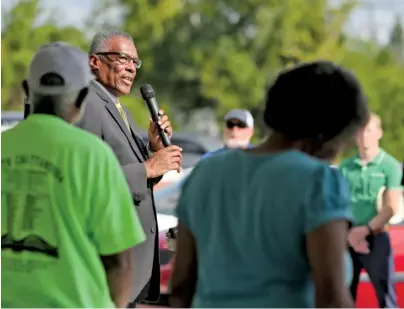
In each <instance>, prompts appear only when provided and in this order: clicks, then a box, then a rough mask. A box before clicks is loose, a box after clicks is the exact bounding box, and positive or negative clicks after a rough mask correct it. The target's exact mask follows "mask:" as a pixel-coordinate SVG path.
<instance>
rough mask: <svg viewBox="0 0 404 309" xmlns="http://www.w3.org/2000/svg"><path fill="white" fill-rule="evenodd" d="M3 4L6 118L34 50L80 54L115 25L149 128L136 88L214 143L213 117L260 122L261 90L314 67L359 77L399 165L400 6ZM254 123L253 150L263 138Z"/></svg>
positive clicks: (288, 1)
mask: <svg viewBox="0 0 404 309" xmlns="http://www.w3.org/2000/svg"><path fill="white" fill-rule="evenodd" d="M1 6H2V19H1V24H2V28H1V29H2V38H1V43H2V44H1V57H2V58H1V59H2V73H1V74H2V75H1V77H2V91H1V104H2V110H3V111H6V110H13V111H16V110H22V108H23V95H24V94H23V90H22V88H21V81H22V79H23V78H24V77H25V76H26V74H27V66H28V63H29V61H30V59H31V57H32V56H33V54H34V52H35V51H36V49H37V48H38V47H39V46H40V45H42V44H44V43H46V42H49V41H56V40H61V41H67V42H69V43H71V44H74V45H76V46H80V47H82V48H83V49H84V50H88V46H89V42H90V39H91V37H92V35H94V33H95V32H97V31H101V30H103V29H109V28H120V29H122V30H124V31H127V32H128V33H130V34H131V35H132V36H133V38H134V40H135V43H136V47H137V49H138V52H139V56H140V58H141V59H142V61H143V66H142V68H141V70H139V71H138V74H137V78H136V81H135V87H134V89H133V95H132V96H128V97H126V98H125V99H123V101H124V102H123V103H125V104H126V105H127V106H128V107H129V108H130V109H131V112H132V114H133V115H134V117H135V121H136V123H137V124H138V125H139V126H140V127H142V128H146V127H147V125H148V112H147V109H146V107H145V106H144V103H143V101H142V99H141V98H140V94H139V90H138V88H139V87H140V85H141V84H143V83H150V84H152V85H153V87H154V89H155V91H156V93H157V98H158V101H159V103H160V105H161V106H162V107H163V109H164V110H165V111H166V112H167V114H169V115H170V118H171V120H172V121H173V122H174V123H175V127H174V129H175V130H176V132H178V131H183V132H187V133H189V132H192V133H203V134H207V135H213V136H217V135H219V133H220V130H221V123H220V122H219V124H218V122H217V120H221V119H223V116H224V115H225V114H226V113H227V112H228V111H229V110H230V109H231V108H235V107H237V108H245V109H248V110H250V111H251V113H252V114H253V116H256V115H258V112H259V110H260V109H261V108H262V102H263V91H262V89H263V88H264V87H265V85H267V84H268V83H269V82H271V80H272V77H274V76H275V75H276V73H277V72H278V71H279V70H280V69H282V68H284V67H287V66H290V65H292V64H294V63H296V62H300V61H307V60H312V59H319V58H322V59H329V60H333V61H335V62H337V63H341V64H343V65H345V66H347V67H348V68H350V69H352V70H353V71H354V72H355V73H356V74H357V75H358V77H359V79H360V80H361V82H362V84H363V87H364V88H365V92H366V93H367V95H368V97H369V102H370V106H371V108H372V110H373V111H374V112H376V113H378V114H379V115H380V116H381V118H382V119H383V123H384V124H385V125H384V138H383V142H382V143H383V145H382V146H383V147H384V149H386V150H387V151H388V152H390V153H392V154H393V155H395V156H396V157H397V158H401V157H402V154H403V153H404V139H402V138H400V136H399V134H400V132H401V131H402V129H403V127H404V125H403V123H404V108H403V107H404V37H403V24H402V22H403V18H404V1H402V0H362V1H355V0H347V1H342V0H328V1H327V0H312V1H301V0H270V1H269V0H248V1H234V0H221V1H217V0H204V1H198V0H186V1H185V0H165V1H151V0H136V1H135V0H119V1H118V0H117V1H111V0H103V1H94V0H70V1H63V2H59V1H54V0H42V1H40V0H31V1H24V0H20V1H16V0H4V1H2V2H1ZM325 104H326V103H325ZM330 113H332V111H330ZM255 118H256V122H255V125H256V130H255V136H254V140H255V141H256V140H258V139H260V138H261V137H262V133H263V130H264V129H263V127H262V121H261V119H259V117H255ZM254 140H253V141H254Z"/></svg>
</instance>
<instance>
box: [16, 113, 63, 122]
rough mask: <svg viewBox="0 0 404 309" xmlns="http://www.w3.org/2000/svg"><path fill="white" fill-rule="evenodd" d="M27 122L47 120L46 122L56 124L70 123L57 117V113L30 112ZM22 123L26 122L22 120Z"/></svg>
mask: <svg viewBox="0 0 404 309" xmlns="http://www.w3.org/2000/svg"><path fill="white" fill-rule="evenodd" d="M26 121H27V122H46V123H52V124H53V123H54V124H61V123H65V124H68V122H66V121H65V120H64V119H62V118H60V117H57V116H55V115H48V114H35V113H33V114H30V115H29V116H28V117H27V119H26ZM21 123H24V121H23V122H21Z"/></svg>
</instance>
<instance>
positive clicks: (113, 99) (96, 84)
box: [93, 80, 118, 103]
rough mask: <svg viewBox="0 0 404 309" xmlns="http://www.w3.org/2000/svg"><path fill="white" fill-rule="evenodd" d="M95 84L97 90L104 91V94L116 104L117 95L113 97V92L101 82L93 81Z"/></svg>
mask: <svg viewBox="0 0 404 309" xmlns="http://www.w3.org/2000/svg"><path fill="white" fill-rule="evenodd" d="M93 84H94V86H95V87H96V88H98V89H99V90H101V91H103V92H104V93H105V94H106V95H107V96H108V98H109V99H110V100H111V101H112V102H114V103H115V102H116V101H117V99H118V97H116V96H115V95H113V94H112V93H111V91H109V90H108V89H107V87H105V86H104V85H102V84H101V83H100V82H99V81H97V80H93Z"/></svg>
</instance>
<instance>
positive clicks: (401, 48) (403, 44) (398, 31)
mask: <svg viewBox="0 0 404 309" xmlns="http://www.w3.org/2000/svg"><path fill="white" fill-rule="evenodd" d="M388 48H389V49H390V51H391V52H392V54H393V55H394V57H395V58H396V60H397V61H399V62H401V63H403V61H404V30H403V25H402V23H401V18H400V17H396V22H395V24H394V27H393V29H392V30H391V34H390V40H389V43H388Z"/></svg>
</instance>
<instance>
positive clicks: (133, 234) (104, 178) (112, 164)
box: [89, 148, 146, 255]
mask: <svg viewBox="0 0 404 309" xmlns="http://www.w3.org/2000/svg"><path fill="white" fill-rule="evenodd" d="M107 150H108V152H107V153H108V156H106V157H105V160H104V161H103V162H97V166H98V172H99V173H98V175H94V176H93V177H94V178H93V179H94V181H95V183H96V186H97V187H95V188H93V190H92V194H94V197H93V203H92V211H91V213H90V218H89V222H90V224H89V225H90V231H89V233H90V235H91V238H92V241H93V243H94V244H95V247H96V249H97V251H98V253H99V254H100V255H111V254H115V253H119V252H123V251H125V250H127V249H129V248H132V247H134V246H136V245H138V244H140V243H142V242H143V241H145V239H146V237H145V233H144V231H143V227H142V225H141V223H140V220H139V217H138V215H137V212H136V210H135V207H134V204H133V199H132V195H131V193H130V190H129V187H128V184H127V183H126V180H125V176H124V174H123V172H122V168H121V166H120V165H119V162H118V160H117V159H116V157H115V155H114V154H113V152H112V150H110V149H109V148H108V149H107ZM102 163H103V164H102ZM96 176H97V177H96Z"/></svg>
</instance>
